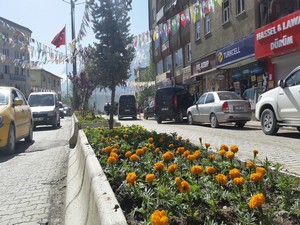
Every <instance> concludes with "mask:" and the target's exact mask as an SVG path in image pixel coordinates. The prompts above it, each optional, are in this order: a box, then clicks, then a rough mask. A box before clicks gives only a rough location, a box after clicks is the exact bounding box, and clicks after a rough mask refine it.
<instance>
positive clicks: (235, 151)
mask: <svg viewBox="0 0 300 225" xmlns="http://www.w3.org/2000/svg"><path fill="white" fill-rule="evenodd" d="M230 151H232V152H233V153H237V152H238V151H239V148H238V146H236V145H231V146H230Z"/></svg>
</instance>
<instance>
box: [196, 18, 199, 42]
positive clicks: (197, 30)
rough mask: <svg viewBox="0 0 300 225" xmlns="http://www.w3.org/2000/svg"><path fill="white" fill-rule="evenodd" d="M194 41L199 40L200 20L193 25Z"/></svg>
mask: <svg viewBox="0 0 300 225" xmlns="http://www.w3.org/2000/svg"><path fill="white" fill-rule="evenodd" d="M195 40H196V41H198V40H200V20H198V21H196V23H195Z"/></svg>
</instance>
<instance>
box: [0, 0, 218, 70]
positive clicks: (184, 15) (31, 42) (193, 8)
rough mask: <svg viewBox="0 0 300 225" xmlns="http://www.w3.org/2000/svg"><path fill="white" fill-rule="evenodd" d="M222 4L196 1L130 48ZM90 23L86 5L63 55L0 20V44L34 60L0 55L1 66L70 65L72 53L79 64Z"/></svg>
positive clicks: (140, 36)
mask: <svg viewBox="0 0 300 225" xmlns="http://www.w3.org/2000/svg"><path fill="white" fill-rule="evenodd" d="M222 2H223V0H198V1H197V2H196V3H194V4H192V5H190V6H189V7H188V8H186V9H184V10H183V11H181V12H180V13H179V14H177V15H175V16H174V17H172V18H170V19H168V20H166V21H164V22H162V23H160V24H158V25H157V26H156V27H155V28H154V29H152V30H151V31H147V32H143V33H141V34H138V35H135V36H134V37H133V43H132V44H133V46H134V48H139V47H141V46H143V45H145V44H148V43H149V42H151V38H152V40H153V41H155V40H157V39H159V38H163V37H165V38H166V37H168V35H173V34H175V33H176V32H178V30H179V27H180V25H181V26H182V27H186V26H188V25H189V24H190V22H191V21H192V22H193V23H195V22H196V21H198V20H199V19H200V18H204V17H205V15H206V14H207V13H210V12H214V11H215V9H216V7H220V6H222ZM90 23H91V20H90V9H89V6H88V4H86V7H85V11H84V14H83V18H82V22H81V26H80V29H79V32H78V35H77V37H76V39H74V40H72V42H71V43H69V44H68V48H67V49H68V52H67V54H66V53H62V52H59V51H57V50H56V49H53V48H52V47H49V46H48V45H45V44H43V43H41V42H39V41H38V40H35V39H33V38H31V37H30V36H28V35H26V34H24V33H23V32H22V31H20V30H19V29H17V28H15V27H13V26H10V25H9V24H7V23H6V22H5V21H3V20H1V19H0V43H1V42H3V45H4V46H5V45H7V46H8V47H11V48H14V47H15V46H20V52H23V53H29V55H30V59H35V60H26V59H25V57H22V58H14V57H9V56H7V55H5V54H4V53H2V52H0V61H1V62H2V63H11V64H13V65H15V66H21V67H22V68H28V69H29V68H36V67H40V66H41V65H43V64H49V63H55V64H61V63H64V62H72V59H73V54H75V55H76V56H77V57H78V58H79V63H83V60H84V58H85V57H86V55H87V52H86V51H88V49H87V48H85V47H83V46H82V45H81V41H82V40H83V38H84V37H86V35H87V27H90ZM7 30H9V31H11V33H12V37H10V36H9V35H8V34H7V33H6V32H5V31H7ZM16 35H17V36H19V37H22V38H19V39H18V40H17V39H16V38H15V37H16ZM64 44H65V43H64Z"/></svg>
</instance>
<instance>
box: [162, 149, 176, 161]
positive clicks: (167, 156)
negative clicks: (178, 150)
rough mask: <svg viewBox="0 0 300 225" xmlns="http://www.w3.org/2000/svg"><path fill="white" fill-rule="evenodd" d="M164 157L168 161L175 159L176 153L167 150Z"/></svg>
mask: <svg viewBox="0 0 300 225" xmlns="http://www.w3.org/2000/svg"><path fill="white" fill-rule="evenodd" d="M162 158H163V160H164V161H168V160H171V159H174V154H173V153H172V152H171V151H167V152H166V153H165V154H163V156H162Z"/></svg>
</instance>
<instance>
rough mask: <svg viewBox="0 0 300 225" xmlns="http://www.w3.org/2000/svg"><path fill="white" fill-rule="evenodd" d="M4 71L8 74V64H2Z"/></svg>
mask: <svg viewBox="0 0 300 225" xmlns="http://www.w3.org/2000/svg"><path fill="white" fill-rule="evenodd" d="M4 73H6V74H9V66H8V65H5V66H4Z"/></svg>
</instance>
